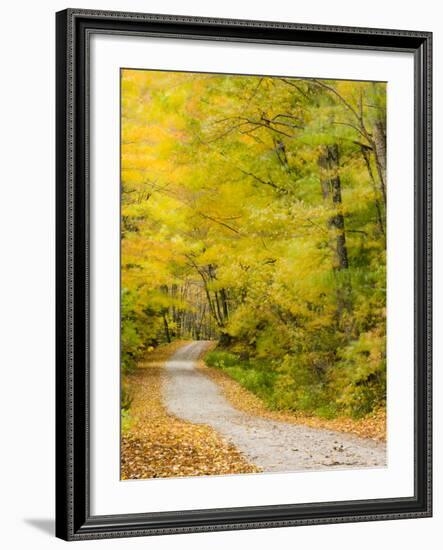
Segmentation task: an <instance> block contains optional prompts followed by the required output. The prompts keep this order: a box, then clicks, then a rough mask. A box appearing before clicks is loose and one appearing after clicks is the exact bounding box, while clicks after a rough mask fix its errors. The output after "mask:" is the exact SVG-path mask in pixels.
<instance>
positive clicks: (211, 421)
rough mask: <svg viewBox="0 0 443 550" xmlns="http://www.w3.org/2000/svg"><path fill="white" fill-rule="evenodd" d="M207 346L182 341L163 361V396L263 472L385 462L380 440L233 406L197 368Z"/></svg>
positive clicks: (172, 407) (177, 413)
mask: <svg viewBox="0 0 443 550" xmlns="http://www.w3.org/2000/svg"><path fill="white" fill-rule="evenodd" d="M207 345H208V342H203V341H199V342H192V343H190V344H186V345H184V346H183V347H182V348H180V349H179V350H177V351H176V353H175V354H174V355H173V356H172V357H171V359H170V360H169V361H167V362H166V380H165V384H164V389H163V392H164V394H163V397H164V401H165V405H166V408H167V409H168V411H169V412H170V413H171V414H173V415H175V416H177V417H179V418H182V419H184V420H187V421H189V422H192V423H194V424H206V425H209V426H211V427H212V428H214V429H215V430H216V431H217V432H218V433H219V434H221V435H222V436H223V437H225V439H227V440H230V441H231V442H232V443H233V444H234V445H235V446H236V447H237V449H238V450H239V451H241V452H242V453H243V454H244V455H245V456H246V458H247V459H248V460H249V461H250V462H251V463H253V464H256V465H257V466H259V467H260V468H262V469H263V471H267V472H283V471H297V470H323V469H334V468H335V469H343V468H380V467H384V466H386V445H385V444H384V443H380V442H375V441H372V440H370V439H362V438H359V437H356V436H353V435H348V434H344V433H339V432H332V431H328V430H322V429H315V428H309V427H307V426H301V425H295V424H288V423H286V422H280V421H275V420H269V419H265V418H258V417H256V416H251V415H249V414H246V413H244V412H241V411H238V410H236V409H235V408H234V407H233V406H232V405H231V404H230V403H229V402H228V401H227V400H226V398H225V397H224V396H223V395H222V393H221V391H220V389H219V387H218V386H217V384H215V383H214V382H213V381H212V380H210V379H209V378H208V377H207V376H205V374H204V373H203V372H201V370H199V369H197V368H196V366H197V364H196V359H197V358H198V357H199V355H200V353H201V352H202V351H203V350H204V349H205V348H206V347H207Z"/></svg>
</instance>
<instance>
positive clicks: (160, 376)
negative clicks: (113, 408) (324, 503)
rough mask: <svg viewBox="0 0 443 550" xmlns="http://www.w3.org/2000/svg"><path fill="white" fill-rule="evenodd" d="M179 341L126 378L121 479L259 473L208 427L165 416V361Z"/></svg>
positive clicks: (158, 352) (161, 349)
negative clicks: (128, 406) (127, 412)
mask: <svg viewBox="0 0 443 550" xmlns="http://www.w3.org/2000/svg"><path fill="white" fill-rule="evenodd" d="M183 344H184V343H183V342H173V343H172V344H169V345H167V346H162V347H160V348H158V349H156V350H155V351H153V352H151V353H149V354H148V355H147V356H146V360H145V361H144V362H142V363H140V364H139V367H138V369H137V371H136V372H135V373H134V374H131V375H129V376H128V377H127V383H128V385H129V386H130V388H131V392H132V395H133V401H132V405H131V409H130V415H131V416H130V421H129V427H127V428H126V429H125V431H124V433H123V434H122V442H121V443H122V444H121V478H122V479H143V478H155V477H178V476H195V475H214V474H215V475H222V474H234V473H251V472H258V471H260V470H259V468H258V467H256V466H254V465H252V464H250V463H249V462H248V461H247V460H246V459H245V458H244V456H243V455H242V454H241V453H240V452H239V451H238V450H237V449H236V448H235V447H234V445H233V444H232V443H230V442H229V441H227V440H225V439H224V438H223V437H221V436H220V435H219V434H217V433H216V431H215V430H214V429H213V428H211V427H210V426H208V425H206V424H205V423H203V424H198V425H197V424H191V423H190V422H187V421H185V420H183V419H180V418H177V417H176V416H173V415H171V414H169V413H168V411H167V410H166V409H165V407H164V404H163V400H162V388H163V386H164V383H165V378H166V370H165V368H164V365H165V362H166V361H167V360H168V359H169V358H170V357H171V355H172V354H173V353H174V352H175V351H177V350H179V349H180V348H182V347H183Z"/></svg>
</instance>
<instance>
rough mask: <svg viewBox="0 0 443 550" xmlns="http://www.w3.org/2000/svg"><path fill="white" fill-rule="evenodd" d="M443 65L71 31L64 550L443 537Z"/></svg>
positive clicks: (65, 206)
mask: <svg viewBox="0 0 443 550" xmlns="http://www.w3.org/2000/svg"><path fill="white" fill-rule="evenodd" d="M431 40H432V36H431V33H428V32H419V31H401V30H387V29H367V28H345V27H336V26H334V27H332V26H331V27H328V26H319V25H305V24H303V25H300V24H294V23H279V22H263V21H238V20H223V19H205V18H198V17H185V16H172V15H152V14H140V13H120V12H118V13H117V12H102V11H90V10H80V9H69V10H65V11H62V12H59V13H57V38H56V48H57V55H56V63H57V106H56V109H57V151H56V160H57V167H56V176H57V182H56V184H57V277H56V280H57V312H56V316H57V323H56V325H57V337H56V342H57V349H56V356H57V361H56V363H57V375H56V380H57V396H56V406H57V430H56V431H57V443H56V452H57V457H56V465H57V474H56V486H57V490H56V513H57V517H56V534H57V536H58V537H60V538H63V539H65V540H82V539H91V538H106V537H128V536H140V535H159V534H171V533H186V532H195V531H217V530H228V529H253V528H265V527H278V526H292V525H293V526H296V525H317V524H322V523H334V522H359V521H374V520H383V519H401V518H420V517H428V516H430V515H431V504H432V496H431V483H432V478H431V327H432V322H431V256H432V249H431V90H432V87H431Z"/></svg>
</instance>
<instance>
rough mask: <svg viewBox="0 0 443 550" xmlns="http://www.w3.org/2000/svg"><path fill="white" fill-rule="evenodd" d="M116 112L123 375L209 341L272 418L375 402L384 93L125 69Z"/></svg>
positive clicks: (379, 401) (380, 377)
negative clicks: (191, 343)
mask: <svg viewBox="0 0 443 550" xmlns="http://www.w3.org/2000/svg"><path fill="white" fill-rule="evenodd" d="M121 101H122V131H121V154H122V164H121V169H122V170H121V186H122V199H121V200H122V206H121V216H122V217H121V239H122V255H121V257H122V266H121V268H122V290H121V292H122V295H121V304H122V327H121V330H122V369H123V372H127V371H129V370H131V369H133V368H134V367H135V366H136V363H137V361H138V360H139V359H140V357H141V356H142V355H143V354H144V353H145V351H146V349H147V348H149V347H155V346H157V345H158V344H160V343H163V342H168V341H171V340H172V339H175V338H193V339H218V340H219V350H222V351H221V352H219V353H218V355H217V354H216V356H215V358H214V357H213V362H214V363H215V364H216V365H218V366H223V365H224V364H225V363H229V362H233V363H238V365H242V368H243V369H244V370H245V371H247V370H248V369H249V371H250V373H252V374H251V376H252V375H253V376H255V378H256V381H257V380H258V382H257V384H258V385H260V383H262V384H264V385H266V384H268V385H270V389H269V388H268V389H269V392H268V393H269V399H270V403H271V404H272V406H275V407H276V408H288V409H295V410H305V411H313V412H317V413H318V414H321V413H323V414H329V415H334V414H337V413H339V412H340V413H344V414H352V415H356V416H359V415H360V416H361V415H364V414H366V413H369V412H371V411H372V410H373V409H374V408H377V407H380V406H383V404H384V400H385V382H386V359H385V358H386V354H385V336H386V330H385V307H386V254H385V253H386V84H385V83H379V82H377V83H375V82H354V81H331V80H317V79H301V78H283V77H268V76H239V75H214V74H196V73H182V72H160V71H144V70H123V71H122V75H121ZM223 350H225V351H228V352H229V353H223ZM238 365H237V366H238ZM260 380H261V382H260ZM271 386H272V388H271ZM271 390H272V391H271Z"/></svg>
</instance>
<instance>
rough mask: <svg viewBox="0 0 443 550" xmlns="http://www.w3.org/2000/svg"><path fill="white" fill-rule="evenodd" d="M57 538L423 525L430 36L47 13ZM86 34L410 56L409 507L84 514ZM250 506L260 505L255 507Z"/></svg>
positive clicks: (399, 503) (427, 428) (427, 450)
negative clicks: (52, 50)
mask: <svg viewBox="0 0 443 550" xmlns="http://www.w3.org/2000/svg"><path fill="white" fill-rule="evenodd" d="M56 28H57V31H56V68H57V79H56V87H57V89H56V98H57V105H56V136H57V140H56V141H57V149H56V180H57V181H56V186H57V191H56V203H57V204H56V210H57V214H56V216H57V217H56V232H57V238H56V254H57V260H56V269H57V274H56V302H57V306H56V326H57V332H56V393H57V395H56V437H57V440H56V535H57V536H58V537H60V538H62V539H65V540H84V539H94V538H106V537H129V536H140V535H159V534H172V533H186V532H196V531H220V530H229V529H253V528H265V527H279V526H292V525H293V526H295V525H316V524H325V523H338V522H359V521H375V520H388V519H404V518H420V517H429V516H431V514H432V512H431V509H432V458H431V421H432V420H431V351H432V350H431V326H432V317H431V315H432V298H431V281H432V279H431V277H432V276H431V260H432V241H431V168H432V166H431V141H432V135H431V109H432V107H431V92H432V83H431V68H432V61H431V51H432V46H431V44H432V33H430V32H416V31H403V30H388V29H369V28H351V27H336V26H319V25H306V24H294V23H278V22H264V21H243V20H226V19H207V18H200V17H185V16H175V15H150V14H149V15H148V14H141V13H120V12H106V11H93V10H82V9H68V10H65V11H61V12H59V13H57V14H56ZM94 33H106V34H124V35H139V36H140V35H147V36H168V37H171V36H172V37H180V38H188V39H210V40H219V41H245V42H257V43H267V44H292V45H303V46H307V45H309V46H315V47H327V48H352V49H367V50H382V51H395V52H412V53H413V55H414V65H415V74H414V79H415V100H414V101H415V319H414V323H415V342H414V347H415V395H414V400H415V402H414V407H415V466H414V468H415V472H414V475H415V493H414V496H413V497H408V498H387V499H377V500H361V501H344V502H320V503H313V504H312V503H311V504H293V505H272V506H268V505H267V506H260V505H258V506H254V507H241V508H228V509H209V510H195V511H180V510H177V511H172V512H157V513H145V514H117V515H112V516H92V515H91V513H90V506H89V494H90V485H89V475H90V471H89V406H90V397H89V377H90V365H89V327H88V323H89V309H88V304H89V284H88V283H89V234H88V231H89V229H88V228H89V210H88V196H89V126H88V120H89V119H88V117H89V75H88V71H89V58H88V56H89V39H90V36H91V35H92V34H94ZM258 504H259V503H258Z"/></svg>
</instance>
